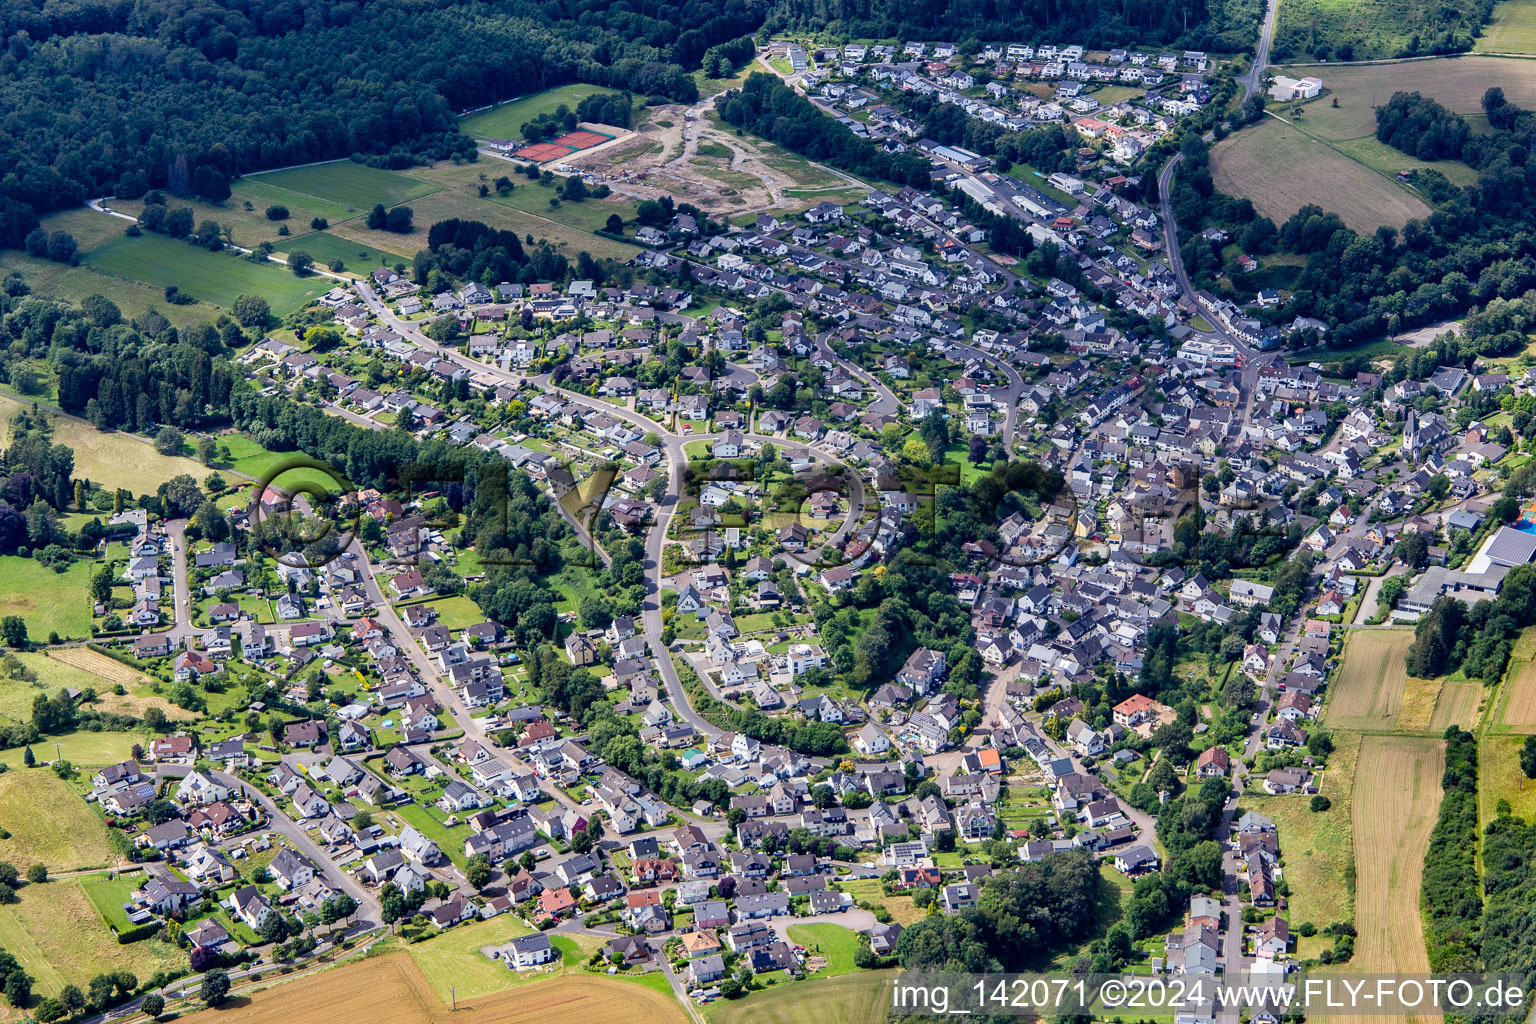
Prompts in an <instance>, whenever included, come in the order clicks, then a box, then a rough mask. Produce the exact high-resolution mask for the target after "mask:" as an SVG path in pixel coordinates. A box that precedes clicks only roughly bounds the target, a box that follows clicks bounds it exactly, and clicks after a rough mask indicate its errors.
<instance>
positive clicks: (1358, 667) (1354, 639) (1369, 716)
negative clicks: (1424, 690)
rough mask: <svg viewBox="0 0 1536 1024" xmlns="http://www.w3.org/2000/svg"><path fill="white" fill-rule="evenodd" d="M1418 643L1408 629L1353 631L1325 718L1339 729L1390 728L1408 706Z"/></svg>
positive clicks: (1426, 719) (1395, 723)
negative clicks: (1411, 656) (1412, 652)
mask: <svg viewBox="0 0 1536 1024" xmlns="http://www.w3.org/2000/svg"><path fill="white" fill-rule="evenodd" d="M1412 643H1413V631H1412V630H1408V629H1357V630H1353V631H1351V632H1350V634H1349V640H1348V642H1347V643H1346V645H1345V647H1344V657H1343V659H1342V660H1341V661H1340V664H1339V668H1338V672H1337V675H1336V676H1335V677H1334V681H1333V684H1332V685H1331V686H1330V687H1329V691H1330V692H1329V696H1328V705H1327V707H1326V708H1325V709H1324V718H1325V720H1326V722H1327V724H1328V726H1330V727H1331V728H1334V729H1391V728H1394V727H1395V726H1396V725H1397V719H1398V715H1399V714H1400V713H1401V712H1402V710H1403V690H1404V687H1405V686H1406V684H1407V682H1408V667H1407V663H1406V662H1405V661H1404V660H1403V658H1404V655H1406V654H1407V653H1408V647H1409V646H1410V645H1411V644H1412ZM1425 721H1426V722H1427V721H1428V715H1426V716H1425Z"/></svg>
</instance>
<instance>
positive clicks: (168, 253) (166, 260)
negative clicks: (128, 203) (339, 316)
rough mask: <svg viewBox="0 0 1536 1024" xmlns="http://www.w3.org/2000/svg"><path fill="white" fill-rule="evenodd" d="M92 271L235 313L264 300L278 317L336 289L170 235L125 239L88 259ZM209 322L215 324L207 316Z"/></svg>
mask: <svg viewBox="0 0 1536 1024" xmlns="http://www.w3.org/2000/svg"><path fill="white" fill-rule="evenodd" d="M85 263H86V265H87V266H89V267H91V268H93V269H95V270H99V271H102V272H104V273H107V274H111V275H114V276H116V277H121V278H124V279H125V280H129V281H142V282H143V283H145V284H148V285H150V286H152V287H155V288H161V289H163V288H166V287H167V286H170V285H175V286H176V287H178V288H180V289H181V290H182V291H183V292H185V293H186V294H188V295H191V296H192V297H194V298H196V299H198V300H200V301H202V302H206V303H210V304H212V305H215V306H220V307H222V308H224V309H230V308H232V307H233V306H234V304H235V299H237V298H239V297H240V296H241V295H246V294H250V295H260V296H261V297H262V298H264V299H266V300H267V302H268V303H269V304H270V305H271V307H272V312H273V313H275V314H276V315H278V316H282V315H284V314H287V313H291V312H293V311H294V310H296V309H298V308H299V307H300V306H303V305H304V304H305V303H307V302H309V301H310V300H311V299H315V298H318V297H319V296H321V295H324V294H325V293H326V292H328V291H330V290H331V289H332V288H333V287H335V282H334V281H333V280H331V279H330V278H327V277H320V276H318V275H311V276H309V277H295V276H294V275H293V274H290V273H288V271H286V270H284V269H283V268H282V267H280V266H278V265H277V264H275V263H271V262H265V261H264V262H261V263H252V262H251V261H250V260H247V259H242V258H240V257H239V256H235V255H233V254H229V253H211V252H208V251H206V250H204V249H199V248H197V247H196V246H193V245H188V244H187V243H186V242H179V241H177V240H176V239H174V238H167V237H166V236H164V235H154V234H149V233H145V234H143V235H140V236H139V237H138V238H129V237H128V236H127V235H119V236H117V237H116V238H114V239H113V240H112V241H110V242H107V243H105V244H104V245H101V246H98V247H96V248H95V249H92V250H90V251H89V252H87V253H86V254H85ZM203 319H212V316H211V315H207V314H205V316H204V317H203Z"/></svg>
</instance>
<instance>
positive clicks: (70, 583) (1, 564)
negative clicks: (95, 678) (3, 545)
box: [0, 555, 93, 641]
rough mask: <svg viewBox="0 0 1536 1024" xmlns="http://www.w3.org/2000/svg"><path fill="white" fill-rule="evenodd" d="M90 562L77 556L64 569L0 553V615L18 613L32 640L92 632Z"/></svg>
mask: <svg viewBox="0 0 1536 1024" xmlns="http://www.w3.org/2000/svg"><path fill="white" fill-rule="evenodd" d="M92 568H93V565H92V563H91V562H88V561H85V560H84V559H77V560H76V561H75V563H74V564H73V565H71V566H70V567H69V568H68V569H65V570H64V571H63V572H54V571H53V570H52V569H50V568H48V567H47V566H45V565H43V564H42V563H41V562H38V561H36V560H34V559H31V558H21V557H19V556H17V555H0V617H4V616H6V615H20V616H21V617H22V618H24V619H26V620H27V635H28V636H29V637H31V638H32V639H34V640H44V641H46V640H47V639H48V636H49V634H50V633H58V634H59V636H60V637H64V638H73V639H83V638H84V637H87V636H89V635H90V632H91V593H90V584H91V569H92Z"/></svg>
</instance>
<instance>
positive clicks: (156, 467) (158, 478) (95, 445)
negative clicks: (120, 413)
mask: <svg viewBox="0 0 1536 1024" xmlns="http://www.w3.org/2000/svg"><path fill="white" fill-rule="evenodd" d="M27 408H30V403H28V402H25V401H23V400H22V399H19V398H15V397H12V396H11V395H4V394H0V445H6V444H9V443H10V439H11V417H12V416H14V415H16V413H18V412H20V411H21V410H23V409H27ZM45 415H46V416H47V418H48V419H49V421H50V422H52V424H53V440H54V442H55V443H57V444H63V445H68V446H69V447H70V448H72V449H74V452H75V476H77V477H83V478H84V479H86V480H89V481H90V482H91V483H93V484H97V485H100V486H102V487H126V488H127V489H128V490H130V491H132V492H133V493H135V494H152V493H154V491H155V489H156V488H157V487H159V486H160V485H161V484H163V483H165V482H166V481H167V480H169V479H170V478H171V477H173V476H176V475H177V474H179V473H190V474H192V476H193V477H195V478H196V479H198V480H201V479H202V478H203V477H205V476H207V475H208V467H206V466H204V465H203V464H202V463H200V462H198V461H197V460H196V459H188V458H184V457H182V456H179V455H161V454H160V453H159V452H157V451H155V446H154V445H152V444H149V443H148V442H147V441H141V440H139V439H137V438H135V437H133V436H131V435H128V434H121V433H118V432H116V431H109V432H106V433H103V432H102V431H100V430H97V429H96V428H95V427H93V426H91V425H90V424H89V423H86V422H84V421H82V420H76V419H70V418H69V417H67V416H59V415H57V414H54V413H47V412H45ZM45 635H46V634H45Z"/></svg>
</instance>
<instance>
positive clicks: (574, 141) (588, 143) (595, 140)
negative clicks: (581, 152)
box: [550, 128, 610, 149]
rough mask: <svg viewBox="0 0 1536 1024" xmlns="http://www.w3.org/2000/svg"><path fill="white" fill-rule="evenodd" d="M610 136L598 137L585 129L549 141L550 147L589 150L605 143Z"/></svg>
mask: <svg viewBox="0 0 1536 1024" xmlns="http://www.w3.org/2000/svg"><path fill="white" fill-rule="evenodd" d="M609 138H610V136H607V135H599V134H598V133H597V132H589V131H587V130H586V129H584V128H583V129H581V130H580V131H574V132H571V133H570V134H568V135H562V136H560V137H559V138H558V139H551V140H550V145H552V146H569V147H571V148H572V149H591V148H592V147H593V146H596V145H599V144H601V143H604V142H607V141H608V139H609Z"/></svg>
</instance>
